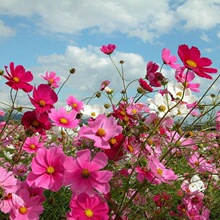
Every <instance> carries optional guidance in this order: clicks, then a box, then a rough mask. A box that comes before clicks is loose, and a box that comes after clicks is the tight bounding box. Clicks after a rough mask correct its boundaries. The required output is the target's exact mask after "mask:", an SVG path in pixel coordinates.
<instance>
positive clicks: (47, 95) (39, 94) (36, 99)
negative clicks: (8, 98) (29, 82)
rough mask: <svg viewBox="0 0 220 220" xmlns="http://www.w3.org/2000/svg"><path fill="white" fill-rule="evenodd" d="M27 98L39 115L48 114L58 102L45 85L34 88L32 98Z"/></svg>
mask: <svg viewBox="0 0 220 220" xmlns="http://www.w3.org/2000/svg"><path fill="white" fill-rule="evenodd" d="M29 98H30V101H31V103H32V104H33V105H34V106H35V108H36V111H38V112H39V113H43V112H48V111H49V110H50V109H51V108H54V106H53V105H54V104H55V103H56V102H57V100H58V97H57V94H56V93H55V92H54V91H53V89H51V87H50V86H49V85H46V84H40V85H39V86H38V87H37V88H36V87H34V91H33V98H31V97H30V96H29Z"/></svg>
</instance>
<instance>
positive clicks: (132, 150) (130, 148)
mask: <svg viewBox="0 0 220 220" xmlns="http://www.w3.org/2000/svg"><path fill="white" fill-rule="evenodd" d="M127 149H128V150H129V151H130V152H131V153H132V152H134V148H133V147H132V146H131V145H130V144H129V145H128V146H127Z"/></svg>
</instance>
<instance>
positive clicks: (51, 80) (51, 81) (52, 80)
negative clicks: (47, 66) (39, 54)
mask: <svg viewBox="0 0 220 220" xmlns="http://www.w3.org/2000/svg"><path fill="white" fill-rule="evenodd" d="M41 77H42V78H43V79H45V80H46V81H47V82H48V85H50V86H51V87H52V88H58V87H59V85H58V83H59V81H60V77H59V76H57V75H56V73H55V72H53V71H50V72H48V71H47V72H46V73H45V76H41Z"/></svg>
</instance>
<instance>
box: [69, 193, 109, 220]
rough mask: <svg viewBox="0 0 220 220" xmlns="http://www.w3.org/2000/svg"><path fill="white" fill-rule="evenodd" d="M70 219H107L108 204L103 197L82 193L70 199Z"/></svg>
mask: <svg viewBox="0 0 220 220" xmlns="http://www.w3.org/2000/svg"><path fill="white" fill-rule="evenodd" d="M70 208H71V211H70V213H69V214H68V215H69V218H68V219H69V220H72V219H75V220H101V219H102V220H107V219H109V216H108V211H109V208H108V205H107V203H106V202H104V201H103V199H102V198H100V197H98V196H96V195H94V196H89V195H87V194H86V193H82V194H80V195H79V196H77V197H73V198H72V199H71V201H70Z"/></svg>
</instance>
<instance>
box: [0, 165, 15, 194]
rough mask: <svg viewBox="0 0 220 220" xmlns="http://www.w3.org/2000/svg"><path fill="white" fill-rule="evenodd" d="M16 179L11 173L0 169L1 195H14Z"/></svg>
mask: <svg viewBox="0 0 220 220" xmlns="http://www.w3.org/2000/svg"><path fill="white" fill-rule="evenodd" d="M17 188H18V187H17V179H16V178H15V177H14V175H13V173H12V172H11V171H9V172H8V171H7V170H5V169H4V168H2V167H0V189H1V193H3V195H5V194H6V195H7V194H8V193H14V192H16V190H17Z"/></svg>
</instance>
